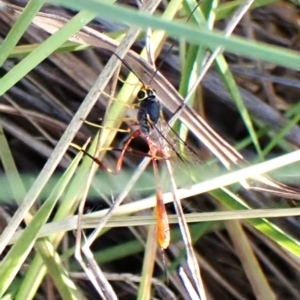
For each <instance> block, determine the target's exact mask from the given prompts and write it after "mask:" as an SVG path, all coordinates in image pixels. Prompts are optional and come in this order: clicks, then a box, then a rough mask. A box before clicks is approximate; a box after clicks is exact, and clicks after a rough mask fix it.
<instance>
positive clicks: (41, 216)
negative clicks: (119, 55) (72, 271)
mask: <svg viewBox="0 0 300 300" xmlns="http://www.w3.org/2000/svg"><path fill="white" fill-rule="evenodd" d="M80 158H81V155H78V156H77V159H76V160H74V161H73V163H72V164H71V165H70V167H69V169H68V170H67V171H66V172H65V174H64V176H62V178H61V180H60V181H59V183H58V185H57V186H56V188H55V189H54V190H53V192H52V193H51V195H50V196H49V198H48V199H47V200H46V202H45V203H44V204H43V205H42V206H41V208H40V209H39V210H38V211H37V212H36V214H35V216H34V217H33V219H32V220H31V222H30V223H29V224H28V226H27V227H26V229H25V230H24V232H23V234H22V235H21V236H20V238H19V239H18V241H17V242H16V244H15V245H14V246H13V247H12V248H11V249H10V251H9V252H8V254H7V255H6V256H5V258H4V259H3V260H2V262H1V265H0V294H1V296H2V295H3V294H4V293H5V291H6V290H7V288H8V287H9V285H10V284H11V282H12V281H13V279H14V278H15V276H16V274H17V272H18V271H19V270H20V268H21V267H22V265H23V263H24V261H25V259H26V258H27V256H28V254H29V252H30V251H31V249H32V247H33V245H34V242H35V240H36V239H37V234H38V232H39V230H40V228H41V227H42V226H43V224H44V223H46V222H47V220H48V218H49V216H50V214H51V212H52V210H53V208H54V206H55V204H56V202H57V201H58V199H59V197H60V196H61V194H62V193H63V191H64V189H65V187H66V185H67V184H68V182H69V180H70V179H71V178H72V176H73V174H74V172H75V170H76V167H77V165H78V163H79V161H80ZM12 261H13V262H14V264H12V263H11V262H12ZM61 274H63V273H61ZM58 280H61V281H60V283H62V285H60V287H61V288H62V290H64V291H65V292H66V293H67V294H68V295H69V296H71V295H73V294H74V293H76V288H75V286H74V284H71V283H72V281H71V280H70V279H69V280H68V284H70V286H68V285H65V282H64V279H63V277H60V278H58ZM70 299H71V298H70Z"/></svg>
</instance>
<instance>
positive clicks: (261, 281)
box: [219, 204, 275, 299]
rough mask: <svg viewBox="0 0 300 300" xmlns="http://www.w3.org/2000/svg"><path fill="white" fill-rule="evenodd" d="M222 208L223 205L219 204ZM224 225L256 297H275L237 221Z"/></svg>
mask: <svg viewBox="0 0 300 300" xmlns="http://www.w3.org/2000/svg"><path fill="white" fill-rule="evenodd" d="M219 206H220V207H221V209H222V210H224V209H225V208H224V206H222V205H221V204H220V205H219ZM225 226H226V228H227V231H228V233H229V236H230V239H231V241H232V243H233V246H234V249H235V252H236V254H237V255H238V257H239V259H240V262H241V264H242V266H243V269H244V271H245V273H246V275H247V277H248V279H249V281H250V284H251V286H252V289H253V292H254V294H255V296H256V299H275V295H274V292H273V291H272V289H271V287H270V285H269V283H268V281H267V279H266V276H265V275H264V273H263V271H262V269H261V267H260V265H259V263H258V261H257V258H256V257H255V254H254V253H253V250H252V249H251V245H250V242H249V240H248V238H247V236H246V234H245V232H244V230H243V228H242V226H241V223H240V222H239V221H227V222H225Z"/></svg>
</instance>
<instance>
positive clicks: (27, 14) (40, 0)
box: [0, 0, 46, 66]
mask: <svg viewBox="0 0 300 300" xmlns="http://www.w3.org/2000/svg"><path fill="white" fill-rule="evenodd" d="M45 2H46V1H45V0H31V1H29V3H28V4H27V5H26V7H25V8H24V11H23V13H22V14H21V16H20V17H19V18H18V19H17V21H16V23H15V24H14V25H13V27H12V28H11V30H10V31H9V33H8V35H7V36H6V37H5V39H4V41H3V42H2V44H1V46H0V66H2V65H3V63H4V62H5V60H6V59H7V58H8V57H9V55H10V53H11V52H12V50H13V48H14V47H15V46H16V45H17V43H18V41H19V40H20V38H21V37H22V35H23V34H24V32H25V31H26V29H27V28H28V26H29V25H30V23H31V20H32V19H33V18H34V16H35V15H36V14H37V12H38V11H39V10H40V9H41V8H42V6H43V5H44V3H45Z"/></svg>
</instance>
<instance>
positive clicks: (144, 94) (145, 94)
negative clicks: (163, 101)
mask: <svg viewBox="0 0 300 300" xmlns="http://www.w3.org/2000/svg"><path fill="white" fill-rule="evenodd" d="M153 97H156V95H155V91H154V90H153V89H151V88H150V87H142V88H141V89H140V91H139V92H138V94H137V100H138V101H143V100H146V99H148V98H151V99H152V98H153ZM149 100H150V99H149Z"/></svg>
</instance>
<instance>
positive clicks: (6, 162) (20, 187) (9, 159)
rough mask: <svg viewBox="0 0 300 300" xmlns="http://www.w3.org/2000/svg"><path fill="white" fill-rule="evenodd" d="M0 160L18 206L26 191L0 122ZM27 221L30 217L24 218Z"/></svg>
mask: <svg viewBox="0 0 300 300" xmlns="http://www.w3.org/2000/svg"><path fill="white" fill-rule="evenodd" d="M0 144H1V147H0V159H1V162H2V164H3V167H4V171H5V175H6V178H7V180H8V182H9V185H10V189H11V192H12V193H13V196H14V200H15V201H16V203H18V204H20V203H21V201H22V199H23V198H24V196H25V195H26V189H25V186H24V184H23V181H22V178H21V176H20V174H19V172H18V169H17V167H16V164H15V162H14V159H13V155H12V153H11V151H10V148H9V144H8V141H7V139H6V136H5V134H4V132H3V127H2V124H1V122H0ZM26 219H27V221H30V219H31V217H30V215H27V216H26Z"/></svg>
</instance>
